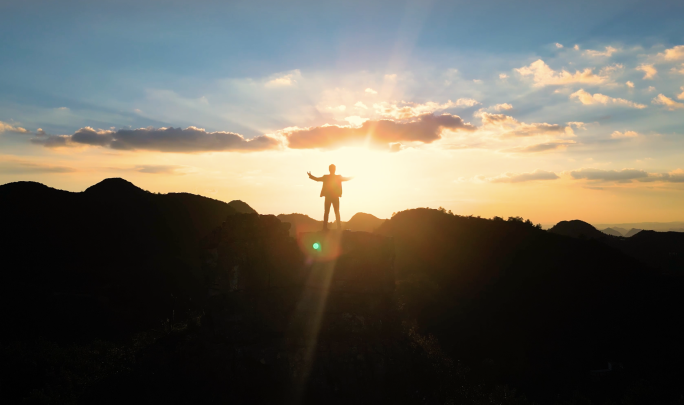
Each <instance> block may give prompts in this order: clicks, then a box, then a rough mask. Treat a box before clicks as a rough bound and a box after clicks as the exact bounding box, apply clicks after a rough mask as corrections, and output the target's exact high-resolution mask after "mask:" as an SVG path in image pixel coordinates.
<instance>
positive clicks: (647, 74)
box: [636, 63, 658, 80]
mask: <svg viewBox="0 0 684 405" xmlns="http://www.w3.org/2000/svg"><path fill="white" fill-rule="evenodd" d="M636 70H641V71H642V72H644V77H643V79H644V80H653V78H654V77H655V75H656V74H658V70H657V69H656V68H654V67H653V65H648V64H645V63H644V64H642V65H640V66H638V67H637V68H636Z"/></svg>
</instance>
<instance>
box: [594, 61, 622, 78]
mask: <svg viewBox="0 0 684 405" xmlns="http://www.w3.org/2000/svg"><path fill="white" fill-rule="evenodd" d="M624 68H625V66H624V65H623V64H622V63H616V64H614V65H610V66H606V67H604V68H602V69H601V70H600V71H599V76H610V75H611V74H613V73H615V72H617V71H618V70H622V69H624Z"/></svg>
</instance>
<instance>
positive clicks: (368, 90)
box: [365, 87, 378, 94]
mask: <svg viewBox="0 0 684 405" xmlns="http://www.w3.org/2000/svg"><path fill="white" fill-rule="evenodd" d="M365 91H366V93H368V94H378V92H377V91H375V90H373V89H371V88H370V87H369V88H367V89H366V90H365Z"/></svg>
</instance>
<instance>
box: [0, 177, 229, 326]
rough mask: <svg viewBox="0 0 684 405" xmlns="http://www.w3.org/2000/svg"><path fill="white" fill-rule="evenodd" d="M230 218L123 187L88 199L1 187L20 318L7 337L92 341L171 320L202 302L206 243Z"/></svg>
mask: <svg viewBox="0 0 684 405" xmlns="http://www.w3.org/2000/svg"><path fill="white" fill-rule="evenodd" d="M233 214H235V210H234V209H233V208H231V207H230V206H228V204H226V203H223V202H221V201H217V200H212V199H210V198H205V197H201V196H196V195H192V194H185V193H180V194H166V195H159V194H153V193H150V192H147V191H144V190H142V189H140V188H138V187H136V186H134V185H133V184H131V183H130V182H127V181H125V180H123V179H107V180H104V181H102V182H100V183H98V184H96V185H94V186H92V187H90V188H88V189H87V190H86V191H84V192H82V193H71V192H66V191H61V190H56V189H53V188H49V187H47V186H44V185H42V184H38V183H26V182H19V183H10V184H6V185H3V186H0V216H1V218H0V220H1V221H2V224H3V237H2V266H1V267H2V278H3V283H2V290H3V291H2V301H3V304H5V307H6V308H7V307H11V308H14V310H13V311H11V312H10V320H8V322H5V323H3V327H5V328H9V330H11V331H12V332H11V333H28V334H35V333H39V334H42V333H46V334H51V335H55V336H61V337H63V338H67V336H71V337H75V336H80V337H82V338H86V336H90V335H93V334H95V335H98V334H101V333H106V334H109V333H111V331H110V332H105V330H109V329H112V330H116V331H119V332H124V331H127V330H133V329H139V328H143V327H149V325H151V324H152V323H155V322H156V323H158V322H159V321H160V320H161V319H164V318H167V317H168V318H172V317H174V307H178V309H179V310H180V308H184V309H186V310H187V309H188V308H189V307H190V304H189V302H190V299H191V298H193V297H194V298H195V300H197V299H199V297H201V296H203V295H202V294H203V293H204V291H202V290H201V285H202V276H201V274H200V272H199V266H200V264H199V242H200V239H201V238H202V237H203V236H205V235H206V234H207V233H209V232H210V231H211V230H212V229H214V228H215V227H216V226H218V225H219V224H220V223H221V222H223V221H224V220H225V218H226V217H227V216H229V215H233ZM181 302H182V304H181ZM186 304H187V305H186Z"/></svg>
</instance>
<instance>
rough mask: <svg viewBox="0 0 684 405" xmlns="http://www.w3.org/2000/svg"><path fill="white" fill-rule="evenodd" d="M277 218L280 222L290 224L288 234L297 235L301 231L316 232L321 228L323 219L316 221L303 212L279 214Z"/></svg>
mask: <svg viewBox="0 0 684 405" xmlns="http://www.w3.org/2000/svg"><path fill="white" fill-rule="evenodd" d="M277 218H278V219H279V220H280V222H285V223H289V224H290V225H291V226H290V236H297V234H299V233H302V232H318V231H320V230H321V228H323V221H316V220H315V219H313V218H311V217H309V216H308V215H304V214H280V215H278V216H277Z"/></svg>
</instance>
